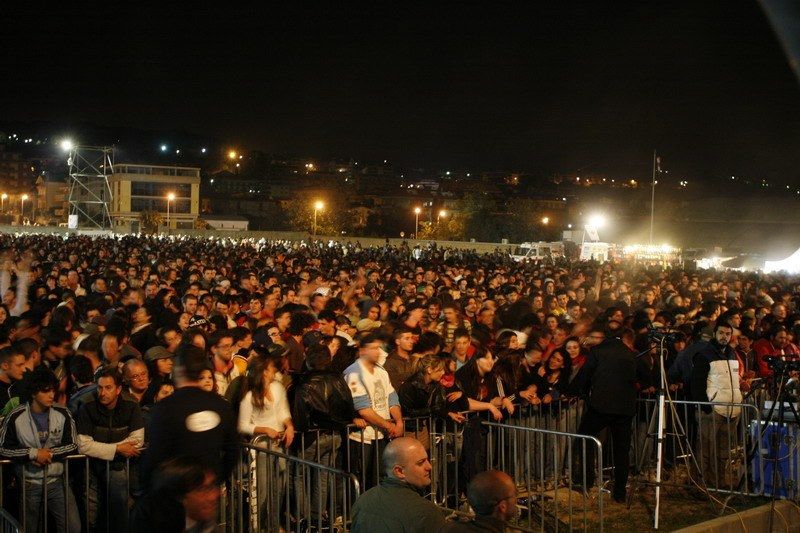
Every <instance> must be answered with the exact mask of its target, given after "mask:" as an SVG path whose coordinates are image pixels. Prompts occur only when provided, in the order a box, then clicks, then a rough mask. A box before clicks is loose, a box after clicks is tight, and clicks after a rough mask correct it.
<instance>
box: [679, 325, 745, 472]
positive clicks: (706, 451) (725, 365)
mask: <svg viewBox="0 0 800 533" xmlns="http://www.w3.org/2000/svg"><path fill="white" fill-rule="evenodd" d="M732 336H733V327H732V326H731V325H730V324H728V323H727V322H721V321H719V322H717V324H716V325H715V326H714V338H713V339H711V341H710V342H708V343H707V345H706V346H705V347H704V348H703V349H702V350H700V351H699V352H698V353H697V354H695V356H694V359H693V360H692V363H693V365H692V379H691V382H690V392H691V399H692V400H694V401H696V402H713V404H709V403H706V404H701V405H700V406H699V411H700V412H699V419H698V427H699V432H700V469H701V474H702V476H703V479H704V481H705V484H706V486H710V487H712V486H713V487H724V486H731V485H733V484H735V483H736V481H737V480H735V479H733V477H734V476H733V474H734V473H733V472H726V468H725V467H726V464H727V463H728V460H729V457H730V454H731V450H732V449H734V448H735V447H736V427H737V419H738V417H739V414H740V413H741V407H739V406H736V405H731V404H738V403H741V402H742V392H741V390H740V388H739V360H738V359H737V358H736V354H735V353H734V351H733V349H732V348H731V347H730V346H729V343H730V340H731V337H732ZM726 404H727V405H726Z"/></svg>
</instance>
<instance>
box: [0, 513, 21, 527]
mask: <svg viewBox="0 0 800 533" xmlns="http://www.w3.org/2000/svg"><path fill="white" fill-rule="evenodd" d="M20 531H22V526H20V525H19V522H17V520H16V519H15V518H14V517H13V516H11V515H10V514H9V512H8V511H6V510H5V509H0V532H2V533H19V532H20Z"/></svg>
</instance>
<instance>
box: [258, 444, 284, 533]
mask: <svg viewBox="0 0 800 533" xmlns="http://www.w3.org/2000/svg"><path fill="white" fill-rule="evenodd" d="M265 444H266V445H267V448H268V449H270V450H272V451H276V452H280V453H285V451H284V449H283V447H281V445H280V444H278V443H277V442H275V441H273V440H270V441H267V442H266V443H265ZM250 491H251V492H250V529H251V531H278V529H279V528H280V527H281V526H282V525H284V522H285V520H283V518H284V514H283V513H282V512H281V509H282V507H283V503H284V498H285V496H286V459H283V458H280V457H275V456H274V455H270V454H268V453H265V452H255V451H252V450H251V451H250Z"/></svg>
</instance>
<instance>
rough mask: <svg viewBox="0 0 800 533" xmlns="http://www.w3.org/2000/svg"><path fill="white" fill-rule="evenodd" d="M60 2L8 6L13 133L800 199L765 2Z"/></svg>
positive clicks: (796, 158) (794, 108) (790, 121)
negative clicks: (98, 127)
mask: <svg viewBox="0 0 800 533" xmlns="http://www.w3.org/2000/svg"><path fill="white" fill-rule="evenodd" d="M52 4H54V5H51V3H47V4H45V3H39V2H36V3H34V4H33V6H32V7H29V8H28V9H27V10H26V11H24V12H23V11H16V10H14V9H12V8H9V6H8V5H7V4H6V3H4V5H3V6H2V7H0V9H1V10H2V20H3V28H2V31H0V49H2V52H0V61H1V63H0V72H2V73H3V75H2V78H3V82H2V83H0V86H1V87H2V88H0V102H2V106H1V107H2V114H3V118H5V119H10V120H51V121H55V122H57V123H58V124H65V125H69V124H76V123H78V122H82V121H88V122H94V123H98V124H104V125H105V124H107V125H123V126H133V127H138V128H144V129H159V130H160V129H163V130H170V129H181V130H186V131H189V132H193V133H200V134H209V135H215V136H217V137H218V138H220V139H223V140H225V141H227V140H230V142H231V143H232V144H238V145H240V146H246V147H248V148H257V149H262V150H265V151H268V152H289V153H294V154H299V155H308V156H314V157H328V156H343V157H350V156H352V157H357V158H365V159H378V158H380V159H383V158H386V159H390V160H392V161H396V162H398V163H399V164H402V165H407V166H423V167H428V168H437V167H438V168H462V169H468V168H473V169H476V168H480V169H494V168H497V169H511V168H517V169H531V170H538V171H545V172H552V171H561V172H571V171H575V170H576V169H579V168H584V169H586V171H596V172H612V173H617V174H628V173H629V174H630V175H631V176H641V175H646V174H647V172H648V168H649V165H650V158H651V155H652V150H653V148H656V147H657V148H659V150H660V151H661V152H663V153H664V158H665V163H666V166H667V167H668V168H670V169H671V170H672V173H673V174H682V175H685V176H686V177H690V178H692V179H697V178H703V177H704V176H711V175H730V174H739V175H744V176H751V177H767V178H770V179H777V180H781V181H786V182H789V183H795V182H796V183H800V172H798V170H797V169H798V168H799V167H800V150H797V147H798V146H800V90H798V84H797V82H796V81H795V79H794V77H793V75H792V72H791V70H790V68H789V66H788V63H787V61H786V58H785V56H784V54H783V51H782V49H781V48H780V46H779V43H778V40H777V38H776V37H775V36H774V35H773V33H772V30H771V28H770V27H769V25H768V23H767V20H766V18H765V16H764V15H763V13H762V12H761V11H760V8H759V7H758V4H757V2H755V1H754V0H752V1H726V2H705V1H703V2H698V1H692V2H686V3H680V2H660V3H654V2H635V3H630V4H629V3H627V2H619V1H614V2H586V3H570V4H566V3H565V2H551V3H550V4H552V5H550V6H533V7H532V6H529V5H527V3H526V5H525V6H524V7H523V4H511V3H498V2H483V3H482V4H483V5H480V6H475V5H473V4H470V6H472V7H470V6H465V5H464V4H462V3H447V4H446V3H443V2H430V3H429V4H431V5H424V4H412V3H406V2H403V3H401V2H395V3H392V4H391V6H389V5H382V6H380V7H378V6H374V5H370V4H365V5H357V4H355V3H353V2H337V3H336V4H315V5H313V6H312V5H310V4H309V5H307V6H305V7H296V6H295V7H292V6H289V7H286V6H284V7H274V6H272V3H265V4H269V7H265V6H264V5H262V7H259V8H257V9H256V8H254V9H250V8H239V7H236V6H232V5H225V6H223V7H220V8H219V10H213V11H212V10H211V8H201V7H186V6H185V5H184V4H186V5H188V3H185V2H161V5H160V7H158V8H150V9H148V8H146V7H145V6H146V5H148V4H146V3H134V2H127V3H124V7H119V6H120V5H122V3H117V2H106V3H105V7H104V8H102V10H100V11H95V12H92V11H89V10H88V9H85V8H84V9H83V12H78V10H76V8H74V7H71V5H70V6H68V5H67V4H72V3H68V2H59V3H58V4H59V5H55V4H56V3H52ZM61 4H63V5H61ZM209 4H211V3H209ZM215 4H221V3H215ZM287 4H290V3H287ZM562 4H566V5H562Z"/></svg>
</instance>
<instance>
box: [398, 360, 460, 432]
mask: <svg viewBox="0 0 800 533" xmlns="http://www.w3.org/2000/svg"><path fill="white" fill-rule="evenodd" d="M446 363H447V361H446V359H445V358H443V357H439V356H438V355H426V356H424V357H422V358H420V359H419V360H418V361H417V362H416V364H415V372H414V373H413V374H412V375H411V377H410V378H409V379H408V380H407V381H406V382H405V383H403V384H402V385H401V386H400V389H399V390H398V391H397V396H398V398H399V400H400V406H401V407H402V409H403V413H405V414H406V416H408V417H409V418H421V417H428V416H434V417H439V418H445V417H449V418H450V419H452V420H453V421H455V422H458V423H460V422H463V421H464V416H463V415H461V414H459V411H467V410H468V409H469V404H468V403H467V399H466V398H465V397H464V395H463V393H460V391H456V392H450V393H449V394H448V392H447V391H446V390H445V388H444V387H442V386H441V385H440V384H439V380H441V379H442V376H444V373H445V365H446ZM412 425H413V424H408V427H407V428H406V429H408V430H409V431H413V430H414V428H413V427H412Z"/></svg>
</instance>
